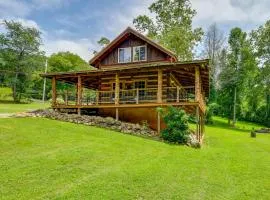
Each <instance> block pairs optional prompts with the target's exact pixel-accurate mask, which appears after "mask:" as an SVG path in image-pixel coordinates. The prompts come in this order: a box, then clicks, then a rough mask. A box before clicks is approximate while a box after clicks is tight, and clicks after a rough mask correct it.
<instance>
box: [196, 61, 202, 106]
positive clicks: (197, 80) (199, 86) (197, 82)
mask: <svg viewBox="0 0 270 200" xmlns="http://www.w3.org/2000/svg"><path fill="white" fill-rule="evenodd" d="M200 88H201V83H200V68H199V67H198V66H196V67H195V101H197V102H198V101H199V100H200V95H201V89H200Z"/></svg>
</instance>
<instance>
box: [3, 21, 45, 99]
mask: <svg viewBox="0 0 270 200" xmlns="http://www.w3.org/2000/svg"><path fill="white" fill-rule="evenodd" d="M3 24H4V26H5V28H6V33H1V34H0V51H1V54H0V55H1V59H2V60H4V62H5V70H6V71H7V73H8V76H7V78H8V79H9V82H10V84H11V86H12V92H13V99H14V101H16V102H19V101H20V100H21V97H22V94H23V93H25V92H26V90H27V87H28V86H29V82H30V80H31V72H33V71H34V70H36V69H37V68H39V67H40V66H41V63H42V62H41V60H42V58H43V54H44V53H43V52H41V51H40V49H39V47H40V45H41V42H42V41H41V37H40V35H41V32H40V31H39V30H37V29H36V28H33V27H24V26H23V25H22V24H21V23H19V22H15V21H7V20H4V22H3Z"/></svg>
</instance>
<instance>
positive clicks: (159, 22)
mask: <svg viewBox="0 0 270 200" xmlns="http://www.w3.org/2000/svg"><path fill="white" fill-rule="evenodd" d="M149 11H150V12H151V13H152V14H153V15H154V16H155V18H154V19H153V18H151V17H150V16H146V15H139V16H138V17H137V18H135V19H134V20H133V24H134V25H135V27H136V29H137V30H139V31H141V32H146V31H147V33H148V36H149V37H151V38H152V39H155V40H158V41H159V43H160V44H162V45H164V46H165V47H167V48H168V49H170V50H172V51H173V52H175V53H176V55H177V56H178V57H179V59H180V60H190V59H192V57H193V54H192V50H193V48H194V46H195V45H196V43H197V42H198V41H200V40H201V37H202V35H203V31H202V29H201V28H196V29H193V28H192V19H193V17H194V16H195V14H196V11H195V10H194V9H192V8H191V3H190V1H189V0H156V1H155V2H154V3H152V4H151V5H150V7H149Z"/></svg>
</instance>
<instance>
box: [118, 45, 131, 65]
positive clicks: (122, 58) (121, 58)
mask: <svg viewBox="0 0 270 200" xmlns="http://www.w3.org/2000/svg"><path fill="white" fill-rule="evenodd" d="M118 62H119V63H127V62H131V47H128V48H119V49H118Z"/></svg>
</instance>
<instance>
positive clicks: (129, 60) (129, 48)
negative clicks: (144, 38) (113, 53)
mask: <svg viewBox="0 0 270 200" xmlns="http://www.w3.org/2000/svg"><path fill="white" fill-rule="evenodd" d="M121 49H130V60H129V61H123V62H120V50H121ZM130 62H132V48H131V47H121V48H118V63H130Z"/></svg>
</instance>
